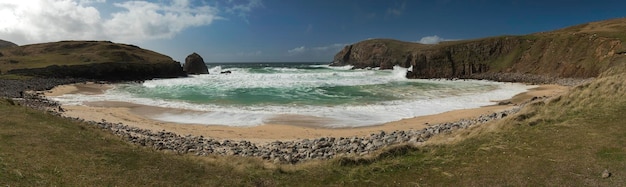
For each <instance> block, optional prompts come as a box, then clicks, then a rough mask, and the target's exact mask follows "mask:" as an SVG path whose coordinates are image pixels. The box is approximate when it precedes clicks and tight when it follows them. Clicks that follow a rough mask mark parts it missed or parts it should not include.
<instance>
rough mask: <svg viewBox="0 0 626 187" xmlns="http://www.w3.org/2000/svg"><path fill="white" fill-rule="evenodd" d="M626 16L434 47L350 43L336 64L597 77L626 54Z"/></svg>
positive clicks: (460, 73) (428, 73)
mask: <svg viewBox="0 0 626 187" xmlns="http://www.w3.org/2000/svg"><path fill="white" fill-rule="evenodd" d="M625 41H626V18H621V19H613V20H607V21H600V22H592V23H587V24H583V25H577V26H573V27H568V28H564V29H560V30H556V31H552V32H542V33H535V34H530V35H524V36H500V37H491V38H484V39H476V40H463V41H453V42H443V43H440V44H435V45H426V44H418V43H411V42H402V41H396V40H389V39H374V40H365V41H361V42H358V43H356V44H353V45H349V46H346V47H345V48H344V49H343V50H342V51H341V52H339V53H338V54H337V55H336V56H335V58H334V61H333V63H332V65H354V66H355V67H356V68H363V67H380V68H382V69H389V68H391V67H393V66H394V65H400V66H403V67H409V66H413V69H412V70H413V72H412V73H411V74H409V75H408V76H409V77H410V78H475V77H480V75H481V74H485V73H522V74H534V75H542V76H550V77H562V78H565V77H573V78H588V77H595V76H597V75H598V74H599V73H600V72H602V71H604V70H605V69H606V68H607V67H610V66H611V65H610V63H609V62H611V59H614V58H621V57H623V56H625V54H626V44H625Z"/></svg>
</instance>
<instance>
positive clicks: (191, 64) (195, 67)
mask: <svg viewBox="0 0 626 187" xmlns="http://www.w3.org/2000/svg"><path fill="white" fill-rule="evenodd" d="M183 71H185V72H187V74H209V69H208V68H207V67H206V64H204V59H202V57H201V56H200V55H198V54H197V53H192V54H190V55H189V56H187V58H185V64H184V65H183Z"/></svg>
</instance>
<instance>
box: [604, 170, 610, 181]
mask: <svg viewBox="0 0 626 187" xmlns="http://www.w3.org/2000/svg"><path fill="white" fill-rule="evenodd" d="M609 177H611V172H609V170H608V169H604V171H602V178H603V179H606V178H609Z"/></svg>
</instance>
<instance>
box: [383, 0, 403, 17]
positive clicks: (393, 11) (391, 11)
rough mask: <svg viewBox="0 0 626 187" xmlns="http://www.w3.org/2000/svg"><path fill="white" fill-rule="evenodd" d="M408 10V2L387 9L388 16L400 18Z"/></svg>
mask: <svg viewBox="0 0 626 187" xmlns="http://www.w3.org/2000/svg"><path fill="white" fill-rule="evenodd" d="M404 9H406V2H402V4H400V5H397V4H396V5H395V6H394V7H390V8H387V14H388V15H394V16H400V15H402V13H403V12H404Z"/></svg>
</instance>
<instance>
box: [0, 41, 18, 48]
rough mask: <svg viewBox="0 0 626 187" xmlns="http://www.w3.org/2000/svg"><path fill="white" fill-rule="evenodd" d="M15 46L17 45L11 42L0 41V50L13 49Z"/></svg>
mask: <svg viewBox="0 0 626 187" xmlns="http://www.w3.org/2000/svg"><path fill="white" fill-rule="evenodd" d="M15 46H17V44H14V43H13V42H9V41H5V40H0V48H5V47H15Z"/></svg>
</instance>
